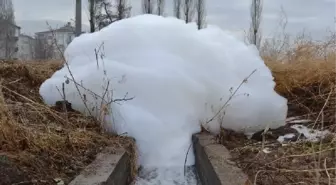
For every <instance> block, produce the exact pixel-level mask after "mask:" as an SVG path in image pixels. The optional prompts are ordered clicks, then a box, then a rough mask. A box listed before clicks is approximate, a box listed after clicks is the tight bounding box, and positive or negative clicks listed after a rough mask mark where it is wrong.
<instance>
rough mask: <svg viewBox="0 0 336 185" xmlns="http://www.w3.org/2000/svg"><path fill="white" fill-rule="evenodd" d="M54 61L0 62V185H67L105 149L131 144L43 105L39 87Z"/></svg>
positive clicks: (89, 122) (86, 119)
mask: <svg viewBox="0 0 336 185" xmlns="http://www.w3.org/2000/svg"><path fill="white" fill-rule="evenodd" d="M60 67H61V63H60V62H25V63H23V62H1V63H0V179H1V182H0V184H1V185H2V184H3V185H8V184H15V183H16V184H57V179H61V180H62V181H64V182H65V183H67V182H69V180H71V178H73V177H74V175H76V174H77V173H78V172H79V171H80V170H82V169H83V168H84V167H85V166H86V165H87V164H89V163H90V162H91V161H92V160H94V158H95V155H96V154H97V153H98V152H99V151H101V150H102V149H103V148H104V147H105V146H115V147H124V146H126V145H129V144H132V142H133V141H132V140H131V139H129V138H126V137H121V136H113V135H108V134H104V133H102V132H101V127H100V125H99V124H97V122H96V121H95V120H94V119H92V118H90V117H86V116H84V115H82V114H80V113H78V112H75V111H73V112H70V111H68V112H67V114H65V113H64V112H60V111H59V109H57V108H56V107H51V108H50V107H47V106H46V105H45V104H43V101H42V99H41V97H40V95H39V86H40V85H41V83H42V82H43V81H44V80H46V79H47V78H49V77H50V76H51V75H52V74H53V72H54V71H56V70H57V69H59V68H60Z"/></svg>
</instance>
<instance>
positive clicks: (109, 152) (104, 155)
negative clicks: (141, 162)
mask: <svg viewBox="0 0 336 185" xmlns="http://www.w3.org/2000/svg"><path fill="white" fill-rule="evenodd" d="M130 175H131V164H130V156H129V155H128V154H127V152H126V150H125V149H123V148H119V149H115V148H106V149H105V150H104V151H103V152H101V153H99V154H98V155H97V157H96V159H95V160H94V161H93V162H92V163H91V164H90V165H88V166H87V167H86V168H85V169H84V170H83V171H82V172H81V173H80V175H78V176H77V177H76V178H75V179H74V180H73V181H71V182H70V184H69V185H128V183H129V179H130Z"/></svg>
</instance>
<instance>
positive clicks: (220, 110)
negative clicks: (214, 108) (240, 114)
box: [206, 69, 257, 124]
mask: <svg viewBox="0 0 336 185" xmlns="http://www.w3.org/2000/svg"><path fill="white" fill-rule="evenodd" d="M256 71H257V69H255V70H253V71H252V72H251V74H249V75H248V76H247V77H246V78H245V79H244V80H243V81H242V82H241V83H240V84H239V86H238V87H237V88H236V90H235V91H234V92H233V93H232V94H231V96H230V97H229V99H228V100H226V102H225V103H224V105H223V106H222V107H221V108H220V109H219V111H218V112H217V113H216V114H215V115H214V116H213V117H212V118H211V119H210V120H208V121H207V122H206V124H208V123H210V122H211V121H213V120H214V119H215V118H216V117H217V116H218V115H219V114H220V113H221V112H222V110H223V109H224V108H225V107H226V106H227V104H228V103H229V102H230V101H231V99H232V98H233V97H234V95H235V94H236V93H237V92H238V90H239V89H240V88H241V86H242V85H243V84H244V83H246V82H247V80H248V79H249V78H250V77H251V76H252V75H253V74H254V73H255V72H256Z"/></svg>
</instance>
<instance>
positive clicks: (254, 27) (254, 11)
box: [248, 0, 263, 49]
mask: <svg viewBox="0 0 336 185" xmlns="http://www.w3.org/2000/svg"><path fill="white" fill-rule="evenodd" d="M262 9H263V0H252V4H251V26H250V30H249V36H248V37H249V41H250V43H251V44H254V45H255V46H256V47H257V48H258V49H259V48H260V43H261V37H262V36H261V31H260V23H261V14H262Z"/></svg>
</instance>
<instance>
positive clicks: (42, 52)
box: [34, 36, 54, 60]
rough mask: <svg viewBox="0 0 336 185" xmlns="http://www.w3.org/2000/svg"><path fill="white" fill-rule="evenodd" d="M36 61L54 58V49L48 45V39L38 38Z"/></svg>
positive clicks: (35, 48) (36, 42) (36, 40)
mask: <svg viewBox="0 0 336 185" xmlns="http://www.w3.org/2000/svg"><path fill="white" fill-rule="evenodd" d="M34 50H35V51H34V53H35V55H34V59H39V60H46V59H52V58H53V56H54V47H53V45H52V44H50V43H48V41H47V39H46V38H42V37H38V36H37V37H36V38H35V47H34Z"/></svg>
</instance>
